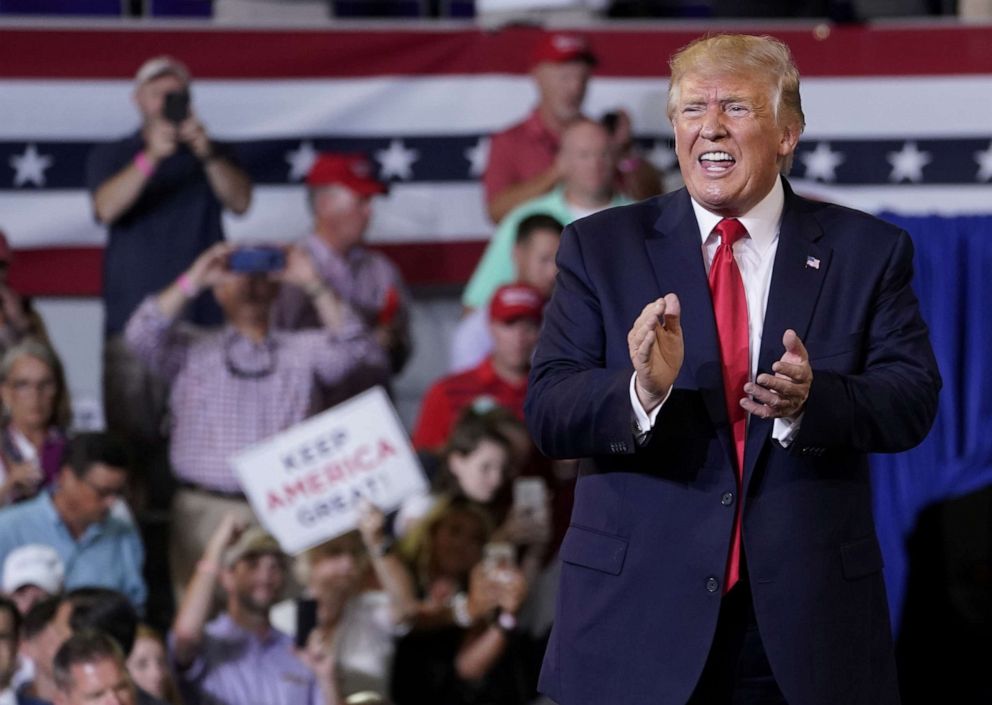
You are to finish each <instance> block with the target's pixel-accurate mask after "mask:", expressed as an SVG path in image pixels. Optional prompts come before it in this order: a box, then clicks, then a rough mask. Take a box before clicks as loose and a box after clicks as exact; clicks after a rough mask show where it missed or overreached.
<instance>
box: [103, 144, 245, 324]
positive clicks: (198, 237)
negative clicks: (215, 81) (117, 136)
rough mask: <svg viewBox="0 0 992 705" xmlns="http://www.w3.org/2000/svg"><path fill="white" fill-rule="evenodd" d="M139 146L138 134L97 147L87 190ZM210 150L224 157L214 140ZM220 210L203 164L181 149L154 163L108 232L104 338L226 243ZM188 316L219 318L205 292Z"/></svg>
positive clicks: (118, 167)
mask: <svg viewBox="0 0 992 705" xmlns="http://www.w3.org/2000/svg"><path fill="white" fill-rule="evenodd" d="M144 147H145V143H144V140H143V139H142V137H141V133H140V132H136V133H134V134H132V135H130V136H129V137H125V138H124V139H122V140H118V141H116V142H110V143H107V144H101V145H97V146H96V147H94V148H93V149H92V151H91V152H90V155H89V160H88V162H87V164H86V184H87V188H89V190H90V193H95V192H96V190H97V189H98V188H99V187H100V185H101V184H103V183H104V182H105V181H106V180H107V179H109V178H110V177H112V176H114V175H115V174H117V173H118V172H120V171H121V170H122V169H123V168H124V167H126V166H127V165H128V164H129V163H130V162H131V161H133V160H134V157H135V155H137V154H138V152H140V151H141V150H142V149H144ZM214 147H215V149H218V150H220V151H222V153H223V154H224V155H225V157H229V154H230V151H229V150H228V149H226V148H225V147H224V146H223V145H220V144H216V143H215V144H214ZM222 210H223V206H222V205H221V202H220V201H219V200H218V198H217V196H216V195H214V192H213V189H211V188H210V183H209V181H208V180H207V175H206V172H205V171H204V169H203V165H202V164H201V163H200V161H199V160H198V159H197V158H196V157H195V156H194V155H193V153H192V152H190V151H189V149H188V148H187V147H186V146H185V145H182V146H180V148H179V149H178V150H176V153H175V154H173V155H172V156H170V157H168V158H167V159H165V160H163V161H162V162H161V163H160V164H159V165H158V167H157V168H156V169H155V173H154V174H152V177H151V179H150V180H149V182H148V183H147V184H146V185H145V189H144V191H143V192H142V194H141V196H139V197H138V200H137V201H135V203H134V205H132V206H131V208H130V209H129V210H128V211H126V212H125V213H124V214H123V215H121V217H120V218H118V219H117V220H116V221H114V222H113V223H111V224H110V227H109V229H108V230H109V232H108V239H107V247H106V249H105V250H104V255H103V304H104V314H105V318H104V333H105V334H106V335H115V334H118V333H120V332H121V331H123V330H124V325H125V324H126V323H127V319H128V317H129V316H130V315H131V314H132V313H133V312H134V310H135V309H136V308H138V305H139V304H140V303H141V301H142V300H143V299H144V298H145V297H146V296H147V295H148V294H151V293H154V292H157V291H159V290H161V289H164V288H165V287H166V286H168V285H169V284H170V283H172V282H173V281H174V280H175V279H176V277H178V276H179V275H180V274H182V273H183V272H184V271H186V269H187V268H188V267H189V266H190V265H191V264H192V263H193V261H194V260H195V259H196V258H197V256H198V255H199V254H200V253H201V252H203V251H204V250H206V249H207V248H208V247H210V246H211V245H213V244H214V243H215V242H219V241H220V240H223V239H224V230H223V227H222V225H221V211H222ZM187 316H188V317H189V320H191V321H192V322H194V323H198V324H201V325H208V326H209V325H216V324H219V323H221V322H222V320H223V317H222V315H221V312H220V309H219V308H218V306H217V304H216V302H215V301H214V300H213V295H211V294H210V293H209V292H207V293H205V294H204V295H203V296H201V297H200V298H199V299H197V300H196V301H195V302H194V303H193V305H191V306H190V307H189V308H188V309H187Z"/></svg>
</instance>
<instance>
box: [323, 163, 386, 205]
mask: <svg viewBox="0 0 992 705" xmlns="http://www.w3.org/2000/svg"><path fill="white" fill-rule="evenodd" d="M333 184H341V185H342V186H347V187H348V188H350V189H351V190H352V191H354V192H355V193H358V194H361V195H362V196H374V195H376V194H378V193H386V192H387V191H388V190H389V188H388V187H387V186H386V184H384V183H383V182H381V181H379V179H377V178H376V176H375V168H374V167H373V166H372V162H371V161H370V160H369V158H368V157H366V156H365V155H364V154H330V153H325V154H321V155H320V156H318V157H317V161H315V162H314V163H313V166H312V167H310V172H309V173H308V174H307V185H308V186H330V185H333Z"/></svg>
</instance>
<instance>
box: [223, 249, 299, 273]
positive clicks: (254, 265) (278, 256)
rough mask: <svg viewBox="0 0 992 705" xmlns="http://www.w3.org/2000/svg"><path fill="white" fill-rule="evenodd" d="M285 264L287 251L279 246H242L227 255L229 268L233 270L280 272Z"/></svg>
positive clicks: (243, 271)
mask: <svg viewBox="0 0 992 705" xmlns="http://www.w3.org/2000/svg"><path fill="white" fill-rule="evenodd" d="M285 266H286V253H285V252H283V251H282V249H281V248H279V247H267V246H258V247H241V248H239V249H237V250H235V251H234V252H232V253H231V254H230V255H228V257H227V268H228V269H229V270H230V271H232V272H242V273H245V274H256V273H260V272H262V273H264V272H278V271H279V270H281V269H283V268H284V267H285Z"/></svg>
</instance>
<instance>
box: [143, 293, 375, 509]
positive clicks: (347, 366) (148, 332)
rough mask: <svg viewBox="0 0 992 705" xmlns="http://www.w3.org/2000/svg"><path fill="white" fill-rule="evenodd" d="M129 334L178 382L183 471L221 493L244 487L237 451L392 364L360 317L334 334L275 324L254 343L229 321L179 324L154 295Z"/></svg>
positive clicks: (178, 465)
mask: <svg viewBox="0 0 992 705" xmlns="http://www.w3.org/2000/svg"><path fill="white" fill-rule="evenodd" d="M125 340H126V341H127V344H128V346H129V347H130V348H131V349H132V350H133V351H134V353H135V354H136V355H137V356H138V357H139V358H140V359H141V360H142V361H143V362H144V363H145V364H146V365H147V366H148V367H149V368H150V369H151V370H152V371H154V372H156V373H157V374H159V375H161V376H162V377H164V378H165V379H166V380H168V381H169V382H170V383H171V390H170V395H169V406H170V411H171V417H172V419H171V423H172V441H171V443H170V449H169V456H170V460H171V462H172V468H173V471H174V472H175V474H176V477H178V478H179V479H180V480H182V481H185V482H189V483H192V484H194V485H197V486H200V487H204V488H207V489H211V490H216V491H221V492H239V491H240V485H239V484H238V479H237V477H236V476H235V474H234V472H233V471H232V469H231V467H230V465H229V463H228V460H229V459H230V457H231V456H232V455H234V454H235V453H237V452H238V451H240V450H242V449H243V448H245V447H247V446H249V445H251V444H253V443H256V442H258V441H261V440H263V439H265V438H268V437H269V436H272V435H274V434H276V433H278V432H279V431H283V430H285V429H287V428H289V427H290V426H293V425H294V424H297V423H299V422H300V421H303V420H304V419H306V418H307V417H308V416H309V415H310V414H311V412H312V411H313V410H314V408H315V400H316V399H317V397H318V392H319V390H320V387H321V386H322V385H327V386H330V385H335V384H341V383H343V382H345V381H346V380H347V379H348V378H349V376H350V375H354V374H360V373H363V372H364V371H367V370H371V371H372V372H375V373H378V374H380V375H382V374H385V369H386V358H385V355H384V353H383V352H382V350H381V348H379V346H378V345H376V343H375V342H374V341H373V340H372V338H371V336H370V335H369V334H368V331H367V329H366V328H365V327H364V326H363V325H362V324H361V323H360V322H359V321H358V319H357V318H355V317H354V316H353V315H350V316H349V318H348V320H347V321H346V323H345V324H344V325H343V326H342V328H341V330H339V331H336V332H331V331H329V330H326V329H313V330H307V331H297V332H289V331H280V330H271V331H270V332H269V335H268V336H267V337H266V338H265V339H264V340H262V341H261V342H254V341H251V340H249V339H247V338H245V337H243V336H242V335H240V334H239V333H238V332H237V331H236V330H235V329H234V328H232V327H230V326H226V327H224V328H221V329H203V328H197V327H195V326H192V325H190V324H188V323H183V322H176V321H175V320H173V319H170V318H168V317H166V316H165V315H164V314H163V313H162V312H161V310H160V309H159V307H158V304H157V303H156V301H155V299H154V298H151V297H150V298H148V299H146V300H145V302H144V303H143V304H142V305H141V307H140V308H139V309H138V310H137V311H136V312H135V314H134V316H132V317H131V320H130V321H128V324H127V328H126V330H125Z"/></svg>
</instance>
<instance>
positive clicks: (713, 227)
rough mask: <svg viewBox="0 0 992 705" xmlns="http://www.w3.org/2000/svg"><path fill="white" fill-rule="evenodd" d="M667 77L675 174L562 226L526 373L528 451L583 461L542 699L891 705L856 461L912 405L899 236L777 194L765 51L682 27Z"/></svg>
mask: <svg viewBox="0 0 992 705" xmlns="http://www.w3.org/2000/svg"><path fill="white" fill-rule="evenodd" d="M671 68H672V80H671V87H670V90H669V100H668V114H669V117H670V119H671V120H672V124H673V126H674V128H675V142H676V152H677V154H678V158H679V164H680V167H681V170H682V175H683V179H684V181H685V184H686V188H685V189H683V190H681V191H678V192H676V193H672V194H669V195H667V196H662V197H659V198H656V199H652V200H649V201H644V202H642V203H638V204H635V205H632V206H625V207H621V208H615V209H611V210H607V211H604V212H601V213H599V214H596V215H593V216H590V217H588V218H585V219H583V220H579V221H578V222H576V223H574V224H572V225H571V226H569V228H567V229H566V230H565V233H564V234H563V236H562V241H561V247H560V250H559V253H558V266H559V270H560V273H559V277H558V283H557V286H556V290H555V294H554V296H553V298H552V300H551V303H550V304H549V306H548V309H547V312H546V316H545V324H544V329H543V331H542V334H541V341H540V343H539V345H538V349H537V352H536V355H535V364H534V367H533V370H532V373H531V381H530V388H529V393H528V398H527V420H528V425H529V427H530V429H531V432H532V434H533V436H534V438H535V441H536V442H537V444H538V445H539V447H540V448H541V449H542V450H543V451H544V452H545V453H546V454H548V455H549V456H552V457H558V458H569V457H577V458H583V460H582V461H581V464H580V474H579V480H578V483H577V487H576V495H575V507H574V510H573V513H572V521H571V525H570V527H569V531H568V534H567V536H566V538H565V541H564V543H563V545H562V548H561V554H560V555H561V559H562V563H563V566H562V577H561V586H560V590H559V594H558V604H557V614H556V619H555V626H554V629H553V632H552V636H551V641H550V643H549V646H548V651H547V654H546V656H545V662H544V669H543V671H542V675H541V690H542V691H543V692H545V693H547V694H548V695H550V696H551V697H552V698H554V699H555V700H556V701H558V702H559V703H562V704H563V705H585V704H587V703H588V704H589V705H605V704H614V703H616V704H618V705H619V704H621V703H622V704H623V705H642V704H643V705H648V704H650V705H681V704H683V703H687V702H688V703H691V704H692V705H698V704H704V705H710V704H711V703H713V704H716V703H735V704H737V703H778V704H780V703H786V702H788V703H790V704H791V705H869V704H871V705H878V704H880V703H882V704H891V703H898V701H899V695H898V691H897V687H896V674H895V665H894V659H893V654H892V643H891V632H890V625H889V618H888V609H887V604H886V597H885V588H884V584H883V581H882V574H881V570H882V558H881V553H880V551H879V546H878V542H877V539H876V536H875V529H874V524H873V521H872V515H871V501H870V487H869V481H868V460H867V454H868V453H870V452H895V451H901V450H905V449H907V448H910V447H912V446H914V445H916V444H918V443H919V442H920V441H921V440H922V439H923V438H924V436H925V435H926V433H927V431H928V430H929V428H930V426H931V424H932V422H933V418H934V415H935V413H936V408H937V395H938V391H939V389H940V384H941V382H940V376H939V373H938V371H937V366H936V362H935V360H934V357H933V353H932V351H931V348H930V343H929V338H928V334H927V328H926V325H925V324H924V322H923V321H922V319H921V317H920V314H919V310H918V304H917V301H916V298H915V296H914V294H913V292H912V289H911V286H910V282H911V279H912V252H913V251H912V244H911V242H910V239H909V237H908V236H907V234H906V233H905V232H903V231H901V230H899V229H898V228H895V227H893V226H890V225H888V224H886V223H884V222H882V221H879V220H876V219H875V218H873V217H871V216H869V215H866V214H864V213H859V212H856V211H852V210H849V209H846V208H841V207H838V206H834V205H829V204H823V203H815V202H811V201H807V200H805V199H802V198H800V197H798V196H796V195H795V194H793V192H792V190H791V189H790V188H789V185H788V183H787V182H786V180H785V179H784V177H783V176H782V174H784V173H785V172H786V171H787V170H788V167H789V165H790V163H791V160H792V155H793V152H794V150H795V147H796V143H797V142H798V140H799V136H800V134H801V132H802V129H803V126H804V117H803V113H802V106H801V102H800V96H799V74H798V71H797V70H796V68H795V65H794V64H793V61H792V57H791V55H790V53H789V50H788V48H787V47H786V46H785V45H784V44H782V43H781V42H778V41H777V40H774V39H771V38H768V37H749V36H742V35H721V36H715V37H709V38H704V39H701V40H697V41H696V42H693V43H692V44H690V45H689V46H688V47H686V48H684V49H682V50H681V51H680V52H678V53H677V54H676V55H675V56H674V57H673V58H672V61H671Z"/></svg>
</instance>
